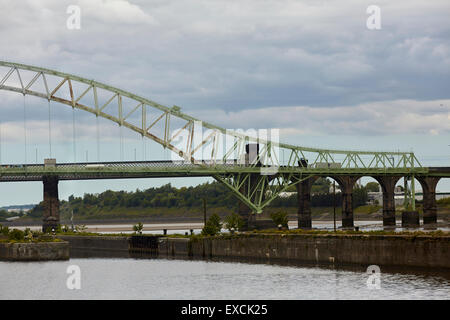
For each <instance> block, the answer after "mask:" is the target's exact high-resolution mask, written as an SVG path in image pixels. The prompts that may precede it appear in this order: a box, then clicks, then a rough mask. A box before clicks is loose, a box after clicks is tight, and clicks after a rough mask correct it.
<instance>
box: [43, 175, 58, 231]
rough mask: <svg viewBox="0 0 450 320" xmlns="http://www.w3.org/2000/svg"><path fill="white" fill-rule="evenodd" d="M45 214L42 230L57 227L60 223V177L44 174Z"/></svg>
mask: <svg viewBox="0 0 450 320" xmlns="http://www.w3.org/2000/svg"><path fill="white" fill-rule="evenodd" d="M42 180H43V183H44V214H43V221H42V231H44V232H45V231H47V230H48V229H49V228H50V229H52V228H55V229H56V227H57V226H58V225H59V198H58V177H55V176H44V177H43V179H42Z"/></svg>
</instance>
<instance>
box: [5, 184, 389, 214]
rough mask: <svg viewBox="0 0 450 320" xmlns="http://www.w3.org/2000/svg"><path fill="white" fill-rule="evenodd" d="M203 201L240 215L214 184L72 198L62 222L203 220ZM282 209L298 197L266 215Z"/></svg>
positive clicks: (320, 197)
mask: <svg viewBox="0 0 450 320" xmlns="http://www.w3.org/2000/svg"><path fill="white" fill-rule="evenodd" d="M330 186H331V181H330V180H328V179H324V178H321V179H318V180H317V181H316V182H315V184H314V185H313V187H312V199H311V204H312V206H313V207H314V208H317V209H318V214H321V213H322V212H321V210H323V208H327V207H328V208H329V207H330V206H332V205H333V194H332V193H330ZM370 188H371V186H370V183H369V184H367V186H366V187H362V188H360V187H357V188H355V192H354V197H353V199H354V206H355V207H360V206H364V205H365V204H366V202H367V191H368V190H370ZM287 192H296V188H295V186H294V187H292V188H290V189H288V190H287ZM203 199H205V200H206V206H207V208H208V214H213V213H217V214H218V215H219V216H221V217H225V216H227V215H229V214H230V213H237V210H238V208H237V203H238V201H236V197H235V196H234V195H233V193H232V192H231V191H229V190H228V189H227V188H226V187H225V186H224V185H223V184H221V183H219V182H212V183H204V184H200V185H198V186H195V187H182V188H175V187H172V186H171V185H170V184H167V185H164V186H161V187H157V188H149V189H146V190H143V191H141V190H136V191H135V192H126V191H111V190H108V191H105V192H103V193H99V194H90V193H86V194H84V196H83V197H74V196H70V197H69V199H68V200H67V201H66V200H62V201H60V215H61V219H62V220H66V221H67V220H69V219H70V217H71V215H72V212H73V215H74V217H75V219H76V220H95V219H98V220H104V219H139V218H149V217H152V218H155V217H156V218H171V217H173V218H179V217H202V216H203ZM341 201H342V200H341V196H340V193H337V194H336V206H337V207H339V206H340V204H341ZM281 208H283V209H286V212H287V213H291V212H292V213H295V212H296V208H297V195H296V194H291V195H288V196H287V197H284V198H282V197H279V198H278V199H275V200H274V201H273V202H272V203H271V204H270V206H269V207H267V209H266V210H265V212H264V213H263V215H264V216H265V217H267V218H269V217H270V214H271V213H273V212H278V211H280V209H281ZM321 208H322V209H321ZM379 209H380V207H379V206H377V205H375V206H371V207H370V209H368V210H365V211H366V212H367V213H371V212H376V211H378V210H379ZM313 211H314V210H313ZM328 211H329V210H328ZM42 213H43V204H42V203H40V204H39V205H37V206H36V207H34V208H33V209H32V210H31V211H30V212H29V213H28V214H27V215H26V216H25V215H23V214H22V215H23V217H21V219H20V220H22V221H25V220H40V219H42ZM14 215H17V213H16V214H14ZM19 215H21V214H19ZM7 216H8V214H6V213H2V212H1V211H0V221H2V218H3V219H5V218H6V217H7ZM9 216H11V214H9Z"/></svg>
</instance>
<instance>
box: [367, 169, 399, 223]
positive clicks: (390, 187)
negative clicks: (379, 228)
mask: <svg viewBox="0 0 450 320" xmlns="http://www.w3.org/2000/svg"><path fill="white" fill-rule="evenodd" d="M374 178H375V179H376V180H377V181H378V183H379V184H380V186H381V191H382V192H383V226H384V227H390V226H395V224H396V221H395V199H394V196H395V193H394V189H395V185H396V184H397V182H398V180H399V179H400V178H401V177H390V176H378V177H374Z"/></svg>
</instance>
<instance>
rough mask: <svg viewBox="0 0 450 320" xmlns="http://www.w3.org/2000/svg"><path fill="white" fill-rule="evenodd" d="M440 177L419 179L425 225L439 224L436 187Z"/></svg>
mask: <svg viewBox="0 0 450 320" xmlns="http://www.w3.org/2000/svg"><path fill="white" fill-rule="evenodd" d="M440 179H441V178H440V177H417V180H419V182H420V184H421V185H422V192H423V224H434V223H437V205H436V186H437V184H438V182H439V180H440Z"/></svg>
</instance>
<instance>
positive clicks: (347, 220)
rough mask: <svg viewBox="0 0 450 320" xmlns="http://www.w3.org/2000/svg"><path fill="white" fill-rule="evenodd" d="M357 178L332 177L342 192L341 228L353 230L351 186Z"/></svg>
mask: <svg viewBox="0 0 450 320" xmlns="http://www.w3.org/2000/svg"><path fill="white" fill-rule="evenodd" d="M359 178H360V177H359V176H340V177H333V179H334V180H336V181H337V182H338V183H339V186H340V187H341V192H342V228H353V227H354V224H353V186H354V185H355V182H356V181H358V179H359Z"/></svg>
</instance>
